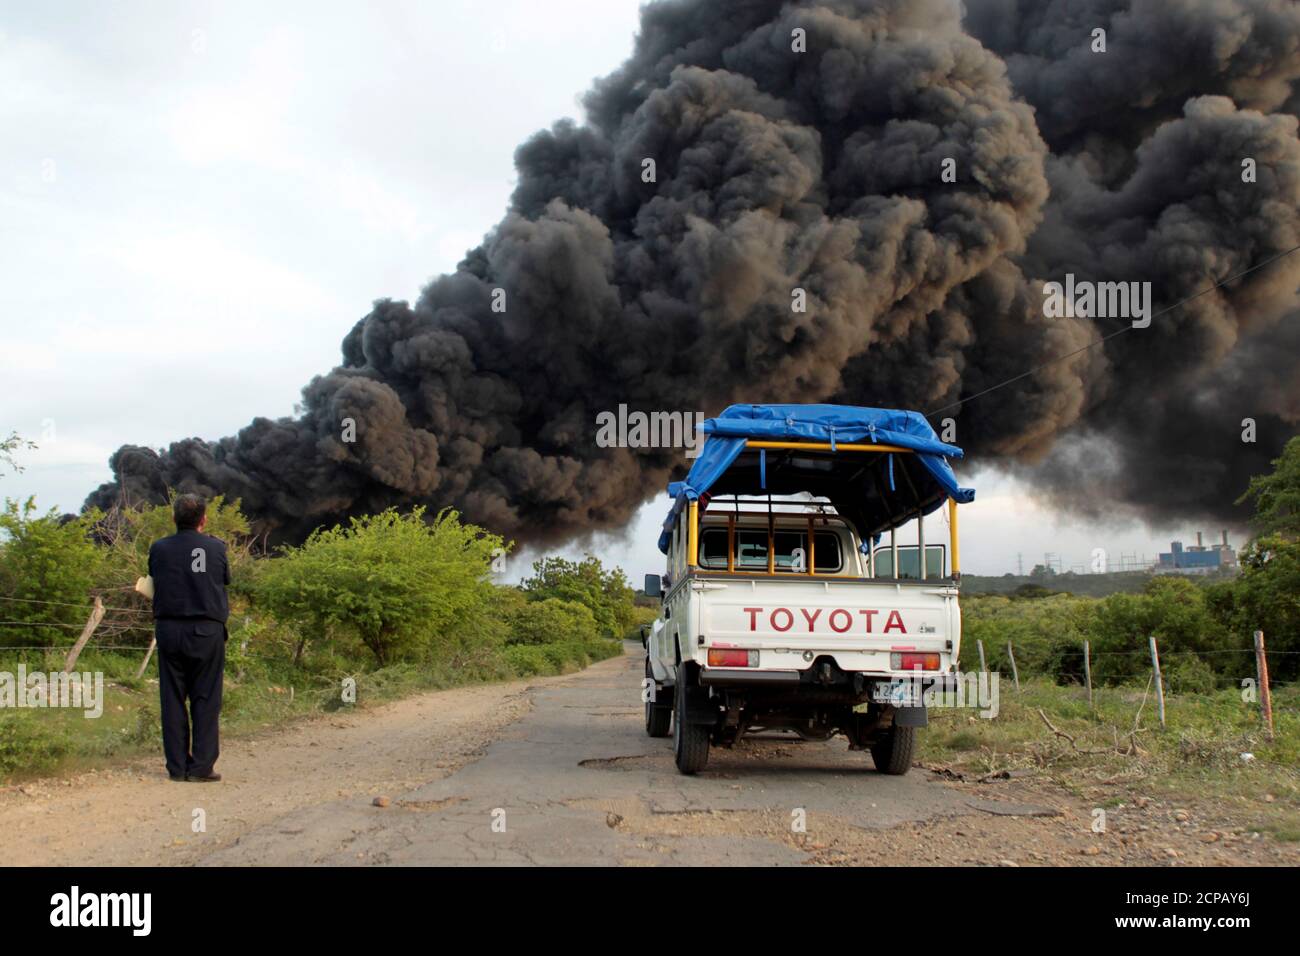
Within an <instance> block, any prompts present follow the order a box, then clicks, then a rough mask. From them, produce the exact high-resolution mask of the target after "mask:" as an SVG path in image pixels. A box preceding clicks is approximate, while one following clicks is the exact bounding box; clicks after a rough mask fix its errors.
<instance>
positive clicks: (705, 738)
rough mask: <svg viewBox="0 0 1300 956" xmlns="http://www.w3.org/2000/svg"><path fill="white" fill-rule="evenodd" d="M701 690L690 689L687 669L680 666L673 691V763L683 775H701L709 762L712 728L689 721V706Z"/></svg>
mask: <svg viewBox="0 0 1300 956" xmlns="http://www.w3.org/2000/svg"><path fill="white" fill-rule="evenodd" d="M692 692H694V693H698V691H697V690H695V689H694V688H692V687H691V686H690V674H689V673H688V672H687V670H686V667H685V665H683V664H679V665H677V686H676V687H675V688H674V689H673V760H674V761H675V762H676V764H677V770H678V771H679V772H680V773H683V774H686V775H687V776H690V775H691V774H696V773H699V772H700V771H701V770H703V769H704V765H705V764H707V763H708V762H709V727H708V725H707V724H692V723H690V722H689V721H687V719H686V704H687V701H688V700H689V698H690V697H691V696H692Z"/></svg>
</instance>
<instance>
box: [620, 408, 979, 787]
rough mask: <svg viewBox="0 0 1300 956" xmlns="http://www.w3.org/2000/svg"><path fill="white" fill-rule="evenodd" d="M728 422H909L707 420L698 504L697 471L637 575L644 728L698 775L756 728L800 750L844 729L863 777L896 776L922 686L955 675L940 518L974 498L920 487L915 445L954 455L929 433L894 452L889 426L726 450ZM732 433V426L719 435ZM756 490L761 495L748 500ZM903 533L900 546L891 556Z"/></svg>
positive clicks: (950, 488) (950, 558)
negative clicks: (863, 767) (790, 737)
mask: <svg viewBox="0 0 1300 956" xmlns="http://www.w3.org/2000/svg"><path fill="white" fill-rule="evenodd" d="M737 409H741V410H744V411H745V412H746V413H748V414H750V415H752V414H753V410H755V409H758V410H763V411H766V410H769V409H779V410H780V412H781V417H783V418H786V419H791V416H792V415H793V414H794V413H793V412H792V410H797V409H813V410H815V411H814V412H813V413H812V414H814V415H824V414H825V412H824V410H825V409H836V410H841V411H840V414H841V416H844V415H846V414H847V413H849V412H856V413H859V415H860V416H861V417H867V418H869V417H870V416H871V415H876V414H879V415H884V414H892V415H905V416H914V415H915V413H885V412H883V411H881V410H877V409H846V408H844V407H841V406H732V407H731V408H729V409H728V410H727V412H724V414H723V416H722V418H720V419H711V420H710V422H709V423H706V426H705V431H706V432H708V433H710V438H709V440H708V441H706V443H705V448H704V452H703V453H702V455H701V459H700V460H701V461H704V463H705V464H704V467H703V468H702V469H701V466H700V464H699V463H698V462H697V466H696V469H701V471H702V473H703V475H704V477H705V478H706V479H711V480H709V485H708V487H709V490H711V492H712V493H711V494H710V493H709V490H706V491H703V492H701V491H698V490H697V489H696V488H693V487H692V486H691V481H692V476H696V475H697V470H696V469H692V472H691V475H690V476H688V478H687V481H686V482H683V483H675V484H674V486H672V487H671V488H670V491H675V492H676V494H675V496H674V497H675V504H674V509H673V511H672V513H670V515H669V518H668V520H667V521H666V522H665V525H664V535H663V537H661V539H660V545H661V548H662V549H663V550H664V551H665V553H666V555H667V572H666V573H665V574H664V575H662V576H660V575H648V576H647V578H646V593H647V594H651V595H658V596H659V597H660V598H661V600H662V606H661V611H660V614H659V616H658V618H657V619H656V621H655V622H654V624H653V625H652V627H651V629H650V632H649V634H648V635H647V638H646V661H645V685H644V686H645V692H644V694H643V696H644V697H645V722H646V732H647V733H648V734H649V735H650V736H652V737H666V736H668V735H669V734H670V733H671V734H672V736H673V746H674V756H675V759H676V764H677V768H678V770H680V771H681V772H682V773H686V774H692V773H696V772H698V771H699V770H701V769H703V768H704V766H705V764H706V763H707V761H708V755H709V748H710V746H712V745H720V746H731V745H733V744H735V743H736V742H737V741H738V740H739V739H740V738H741V737H742V736H743V735H744V734H745V733H746V732H747V731H755V730H759V729H763V730H769V729H784V730H789V731H794V732H796V733H798V734H799V735H800V736H802V737H805V738H808V739H816V740H824V739H828V738H830V737H832V736H834V735H835V734H844V735H845V736H846V737H847V738H848V740H849V744H850V747H851V748H852V749H855V750H870V752H871V755H872V758H873V760H874V762H875V764H876V767H877V768H878V769H879V770H881V771H883V772H884V773H888V774H902V773H906V772H907V770H908V769H909V768H910V766H911V763H912V752H913V746H914V741H915V734H916V730H917V728H918V727H922V726H924V725H925V724H926V722H927V718H926V712H925V708H924V706H923V700H924V697H923V690H924V689H925V688H926V687H928V686H931V685H933V684H934V683H936V682H942V681H951V680H952V679H953V674H954V672H955V670H956V662H957V658H958V653H959V651H960V645H961V613H960V610H959V607H958V583H959V575H958V573H957V571H956V569H955V567H953V565H955V564H956V560H955V558H956V543H957V541H956V506H957V503H958V501H959V500H961V501H966V500H970V498H971V497H973V492H972V491H970V490H969V489H961V488H958V487H957V486H956V483H955V480H953V481H951V482H947V480H946V479H947V478H948V477H950V476H951V471H947V473H946V475H944V474H942V473H941V474H940V475H939V477H940V479H943V480H940V481H938V482H935V481H933V480H931V479H932V478H933V475H930V474H928V472H927V471H926V469H927V468H928V469H933V468H934V466H935V462H934V461H933V460H931V461H928V462H926V461H923V460H922V454H923V453H922V452H921V451H920V449H921V448H929V447H931V446H930V445H929V444H920V443H921V440H922V439H924V440H926V441H932V442H933V443H935V444H936V445H940V446H941V447H943V448H944V449H945V451H944V455H951V454H952V452H954V451H955V452H956V455H955V456H959V455H960V451H959V450H957V449H954V448H952V446H946V445H941V443H938V441H937V438H933V432H932V431H929V426H928V425H924V430H925V431H927V432H929V435H928V436H927V435H923V434H922V435H919V436H916V437H917V441H916V444H918V445H919V448H912V447H909V445H910V444H913V443H912V442H909V443H908V444H907V445H905V444H897V443H896V442H898V441H899V439H900V434H901V435H903V440H904V441H906V440H907V435H906V433H899V432H897V431H894V432H890V433H888V434H884V435H868V436H867V437H872V438H874V439H875V440H873V441H869V442H854V441H852V440H844V441H842V442H834V443H822V442H816V441H812V440H809V436H808V435H807V434H804V433H803V432H799V433H797V438H798V439H800V440H797V441H786V440H770V439H769V438H768V436H769V435H770V434H771V433H770V432H767V431H763V430H761V429H757V434H758V436H759V437H757V438H754V437H745V435H743V434H742V435H741V436H739V437H740V440H741V441H742V442H743V444H742V445H741V446H740V447H739V450H738V451H737V450H736V442H735V439H736V438H737V436H736V435H735V434H730V435H727V434H726V432H727V430H728V429H727V426H726V425H725V424H724V425H719V424H718V423H719V422H725V419H726V418H727V416H729V415H730V416H732V417H733V418H734V417H737V416H736V410H737ZM739 417H741V418H742V422H743V421H746V420H748V419H747V417H746V416H745V415H741V416H739ZM916 417H918V418H919V416H916ZM759 420H760V421H763V419H761V418H760V419H759ZM791 420H793V421H797V419H791ZM908 422H909V423H910V426H911V428H913V429H914V430H916V431H920V428H919V427H918V426H917V425H916V422H915V420H914V419H908ZM921 422H922V423H924V419H921ZM805 424H806V423H805ZM837 424H838V421H837ZM710 425H712V426H713V429H711V428H710ZM747 427H751V426H746V425H745V424H743V423H742V424H741V425H736V424H734V423H732V425H731V426H730V431H732V432H735V431H744V430H745V429H746V428H747ZM843 427H844V426H843V425H840V428H843ZM751 430H754V429H752V428H751ZM719 431H721V432H723V433H724V437H723V439H721V440H719V439H716V438H715V437H714V436H716V435H717V434H718V432H719ZM812 437H813V438H815V437H817V432H816V431H815V430H814V431H813V432H812ZM886 438H889V439H892V441H886V440H884V439H886ZM723 441H726V442H728V444H727V445H726V447H725V448H724V447H722V442H723ZM712 442H717V444H716V445H715V446H714V447H713V449H712V455H711V454H710V443H712ZM772 446H779V447H772ZM955 456H953V457H955ZM905 457H907V458H908V463H907V464H903V463H902V461H901V460H902V459H904V458H905ZM929 457H930V458H933V457H934V456H929ZM710 461H711V462H712V465H711V466H710ZM719 463H722V468H721V470H719V468H718V465H719ZM943 467H944V468H946V467H947V466H946V463H945V464H944V465H943ZM855 476H856V477H855ZM755 486H757V490H759V491H761V492H764V493H765V494H766V496H762V495H760V496H758V497H755V496H754V495H752V494H749V492H751V491H752V490H754V489H755ZM693 491H694V492H695V494H694V495H692V492H693ZM719 492H722V493H721V494H720V493H719ZM944 504H947V506H948V513H947V517H948V519H949V530H950V531H951V535H950V537H949V541H948V543H947V544H946V545H945V544H927V543H926V542H925V540H924V525H923V523H922V522H921V521H920V518H921V516H922V515H923V514H925V513H926V510H927V508H928V510H930V511H935V510H938V508H939V507H941V506H942V505H944ZM882 516H884V517H882ZM909 521H910V522H911V524H913V525H915V532H916V534H917V538H916V539H914V540H916V544H914V545H911V544H909V545H900V543H899V538H900V535H899V531H900V529H902V528H903V526H904V525H905V524H907V523H908V522H909ZM931 523H932V524H933V523H934V522H933V521H932V522H931ZM864 526H865V527H866V529H867V530H866V531H865V536H866V537H867V540H869V541H870V542H871V546H869V547H868V546H864V532H863V531H862V530H860V529H861V528H863V527H864ZM886 532H887V535H888V540H886V534H885V533H886ZM921 554H924V555H925V556H926V560H925V562H924V567H922V566H921V562H920V561H919V560H918V558H919V556H920V555H921Z"/></svg>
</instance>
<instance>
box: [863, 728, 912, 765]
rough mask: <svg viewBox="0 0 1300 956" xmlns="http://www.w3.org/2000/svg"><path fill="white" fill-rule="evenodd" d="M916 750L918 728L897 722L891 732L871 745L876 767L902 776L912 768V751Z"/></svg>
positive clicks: (872, 757)
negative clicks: (900, 725) (902, 725)
mask: <svg viewBox="0 0 1300 956" xmlns="http://www.w3.org/2000/svg"><path fill="white" fill-rule="evenodd" d="M915 750H916V728H915V727H899V726H898V725H897V724H895V725H894V726H893V727H890V728H889V732H888V733H887V734H885V736H883V737H881V738H880V739H879V740H878V741H876V742H875V743H874V744H872V745H871V759H872V760H874V761H875V762H876V769H877V770H879V771H880V772H881V773H887V774H889V775H890V776H894V777H901V776H902V775H903V774H905V773H907V771H909V770H911V769H912V753H913V752H914V751H915Z"/></svg>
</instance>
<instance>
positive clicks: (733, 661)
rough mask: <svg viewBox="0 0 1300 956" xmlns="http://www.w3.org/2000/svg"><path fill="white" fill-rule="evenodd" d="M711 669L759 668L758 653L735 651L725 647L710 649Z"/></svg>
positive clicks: (754, 651)
mask: <svg viewBox="0 0 1300 956" xmlns="http://www.w3.org/2000/svg"><path fill="white" fill-rule="evenodd" d="M709 666H710V667H757V666H758V651H756V650H750V651H744V650H734V649H730V648H723V647H710V648H709Z"/></svg>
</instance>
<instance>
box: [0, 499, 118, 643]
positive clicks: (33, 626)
mask: <svg viewBox="0 0 1300 956" xmlns="http://www.w3.org/2000/svg"><path fill="white" fill-rule="evenodd" d="M98 518H99V513H98V512H93V511H92V512H89V513H87V514H85V515H82V516H80V517H78V518H72V519H70V520H69V519H64V518H63V517H62V516H60V515H59V513H58V511H57V510H55V509H51V510H50V511H48V512H46V513H45V514H39V513H38V512H37V508H36V499H35V498H28V499H27V500H26V501H25V502H23V503H22V504H21V505H20V504H19V503H18V502H17V501H14V500H13V499H10V498H6V499H5V507H4V511H3V512H0V532H3V534H4V538H5V540H4V542H3V544H0V597H2V598H4V599H5V600H0V611H3V615H4V617H3V619H4V620H6V621H15V622H20V623H17V624H6V625H0V643H2V644H8V645H23V644H36V645H42V646H46V647H52V646H55V645H56V644H61V643H69V644H70V643H71V640H72V638H73V637H75V636H76V629H77V628H79V627H80V626H81V625H83V624H84V623H85V621H86V614H87V613H88V612H89V610H90V590H91V587H92V585H93V584H94V583H95V581H96V579H97V577H98V575H99V572H100V568H101V554H100V553H99V551H98V549H96V547H95V545H94V542H93V541H92V540H91V536H90V532H91V528H92V526H93V524H94V522H95V521H97V520H98ZM65 638H66V639H67V640H66V641H65V640H64V639H65Z"/></svg>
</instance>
